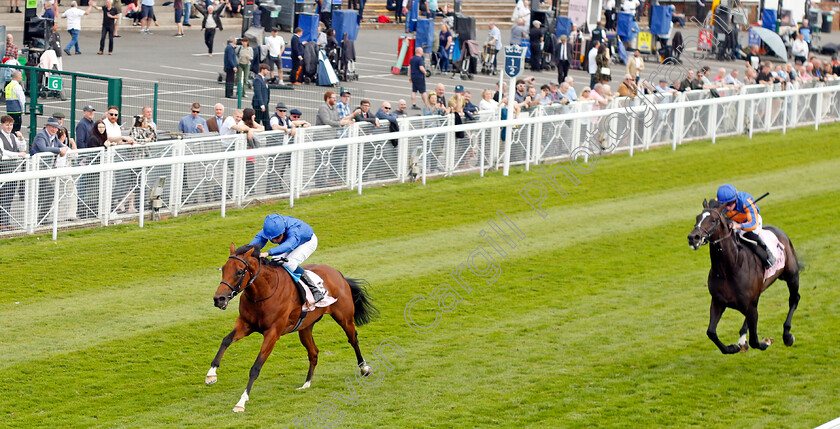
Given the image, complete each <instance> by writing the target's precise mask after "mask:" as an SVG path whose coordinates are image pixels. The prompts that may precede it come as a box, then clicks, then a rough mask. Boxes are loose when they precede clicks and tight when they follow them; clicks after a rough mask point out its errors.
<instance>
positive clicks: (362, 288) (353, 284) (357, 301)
mask: <svg viewBox="0 0 840 429" xmlns="http://www.w3.org/2000/svg"><path fill="white" fill-rule="evenodd" d="M342 276H343V274H342ZM344 280H346V281H347V284H348V285H350V293H351V294H352V296H353V307H354V308H355V311H354V313H353V321H354V322H356V326H362V325H364V324H366V323H368V322H371V321H373V320H374V319H376V317H377V316H379V309H377V308H376V306H375V305H373V301H372V300H371V299H370V294H369V293H368V291H367V288H368V286H370V283H368V282H367V280H365V279H348V278H347V277H344Z"/></svg>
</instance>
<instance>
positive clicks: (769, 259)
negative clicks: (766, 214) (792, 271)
mask: <svg viewBox="0 0 840 429" xmlns="http://www.w3.org/2000/svg"><path fill="white" fill-rule="evenodd" d="M759 243H760V244H761V248H762V249H764V252H765V253H766V254H767V257H766V258H763V259H762V261H761V262H763V263H764V269H765V270H769V269H770V267H772V266H773V264H775V263H776V257H775V256H774V255H773V252H771V251H770V248H769V247H767V243H765V242H764V240H761V241H759Z"/></svg>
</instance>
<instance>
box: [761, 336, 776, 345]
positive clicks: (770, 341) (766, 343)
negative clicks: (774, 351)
mask: <svg viewBox="0 0 840 429" xmlns="http://www.w3.org/2000/svg"><path fill="white" fill-rule="evenodd" d="M761 342H762V343H764V344H765V345H767V346H769V345H770V344H773V343H774V340H773V339H772V338H767V337H765V338H762V339H761Z"/></svg>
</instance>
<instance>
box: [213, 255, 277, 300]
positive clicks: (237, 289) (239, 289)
mask: <svg viewBox="0 0 840 429" xmlns="http://www.w3.org/2000/svg"><path fill="white" fill-rule="evenodd" d="M228 259H236V260H237V261H239V262H242V263H243V264H245V272H246V273H248V274H250V271H248V262H246V261H245V260H244V259H242V258H240V257H239V256H237V255H230V257H229V258H228ZM257 263H259V268H257V272H256V273H255V274H253V275H252V276H251V280H248V284H246V285H245V287H242V282H244V281H245V275H244V274H243V275H242V278H241V279H240V280H239V283H238V284H237V285H236V287H233V286H231V284H230V283H228V282H226V281H224V280H222V281H221V284H223V285H225V286H227V287H228V288H229V289H230V295H229V296H228V300H230V301H232V300H233V298H236V295H239V294H240V293H242V292H244V291H245V289H248V287H250V286H251V285H252V284H254V281H255V280H257V277H259V275H260V271H262V259H260V258H257ZM272 295H273V294H272Z"/></svg>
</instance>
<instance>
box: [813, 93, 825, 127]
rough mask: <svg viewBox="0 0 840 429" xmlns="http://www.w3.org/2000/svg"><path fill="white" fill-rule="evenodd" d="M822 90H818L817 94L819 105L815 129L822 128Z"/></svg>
mask: <svg viewBox="0 0 840 429" xmlns="http://www.w3.org/2000/svg"><path fill="white" fill-rule="evenodd" d="M822 95H823V94H822V92H818V93H816V94H815V96H816V97H817V107H816V109H814V110H815V112H814V129H815V130H818V129H819V128H820V115H822Z"/></svg>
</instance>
